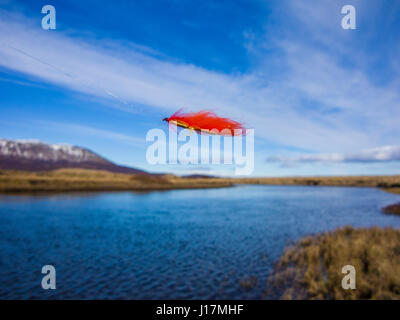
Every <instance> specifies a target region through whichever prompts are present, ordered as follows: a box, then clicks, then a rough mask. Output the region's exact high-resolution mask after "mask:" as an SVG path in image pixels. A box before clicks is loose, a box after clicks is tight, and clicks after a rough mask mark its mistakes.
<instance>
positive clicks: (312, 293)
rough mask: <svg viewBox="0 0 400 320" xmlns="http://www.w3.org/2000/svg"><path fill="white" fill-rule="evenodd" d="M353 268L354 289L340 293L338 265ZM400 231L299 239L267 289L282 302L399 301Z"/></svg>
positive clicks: (351, 232) (349, 231)
mask: <svg viewBox="0 0 400 320" xmlns="http://www.w3.org/2000/svg"><path fill="white" fill-rule="evenodd" d="M345 265H353V266H354V267H355V269H356V289H355V290H351V289H349V290H344V289H343V288H342V286H341V281H342V279H343V277H344V276H345V275H344V274H342V273H341V270H342V267H343V266H345ZM399 275H400V230H396V229H393V228H386V229H383V228H377V227H374V228H370V229H353V228H351V227H344V228H340V229H337V230H336V231H334V232H328V233H324V234H320V235H316V236H308V237H305V238H303V239H301V240H300V241H299V242H297V243H296V244H295V245H293V246H290V247H288V248H286V250H285V252H284V254H283V256H282V257H281V259H280V260H279V262H278V263H277V264H276V266H275V270H274V272H273V274H272V275H271V276H270V278H269V280H268V283H267V288H268V290H277V291H278V292H279V293H280V297H281V298H282V299H400V276H399Z"/></svg>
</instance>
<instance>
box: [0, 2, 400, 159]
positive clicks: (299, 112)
mask: <svg viewBox="0 0 400 320" xmlns="http://www.w3.org/2000/svg"><path fill="white" fill-rule="evenodd" d="M290 3H294V2H293V1H290ZM292 6H293V7H292V9H293V12H294V14H295V13H296V12H297V11H296V8H297V2H296V4H293V5H292ZM314 7H315V1H314V2H310V3H308V5H302V7H301V10H299V12H300V13H301V14H299V17H302V14H303V13H306V14H305V15H304V16H306V17H308V18H307V19H308V20H307V23H308V24H309V25H310V26H312V24H313V23H320V24H321V25H322V26H324V21H331V19H330V20H329V19H327V16H328V17H329V15H332V13H330V12H323V13H322V14H316V13H315V9H313V8H314ZM307 14H308V15H307ZM339 15H340V13H339V12H338V20H339V21H340V16H339ZM308 24H307V25H308ZM333 28H334V27H332V26H330V25H329V27H327V28H325V29H324V28H321V30H320V29H318V28H316V30H317V31H316V32H315V39H316V40H318V39H323V36H322V34H323V32H327V33H328V32H329V34H330V35H331V34H336V33H335V32H336V31H334V29H333ZM337 28H340V24H339V23H338V24H337ZM309 29H311V30H312V28H311V27H310V28H309ZM9 30H12V32H9ZM336 36H337V35H336ZM285 39H286V40H285V41H282V40H281V39H280V38H279V35H278V36H276V37H275V38H272V39H270V40H271V41H270V42H271V44H270V46H274V47H276V48H277V49H279V50H280V51H281V52H282V54H281V55H279V57H275V59H274V61H273V63H274V70H275V71H276V68H277V67H276V66H282V70H278V72H277V73H276V74H274V75H273V76H272V77H271V76H270V75H269V73H268V72H269V70H271V63H272V62H271V63H261V62H260V63H259V65H257V67H256V68H254V70H249V72H248V73H246V74H235V75H233V74H224V73H219V72H215V71H209V70H206V69H204V68H201V67H198V66H194V65H191V64H185V63H179V62H171V61H168V60H167V59H165V57H163V58H160V57H159V55H158V53H157V52H153V51H152V50H151V49H149V50H147V49H145V48H143V47H139V46H138V45H136V44H126V43H124V44H122V43H121V42H118V41H113V40H107V39H102V40H101V41H96V40H93V39H79V38H77V37H76V36H75V37H70V36H69V35H67V34H63V33H62V32H59V31H57V32H52V31H43V30H41V29H40V27H38V26H37V23H36V21H35V22H32V21H31V20H29V19H28V18H26V17H22V16H17V15H15V14H12V13H10V12H7V11H0V66H2V67H4V68H8V69H11V70H13V71H17V72H21V73H23V74H26V75H28V76H29V77H33V78H37V79H40V80H42V81H44V82H48V83H52V84H56V85H59V86H62V87H65V88H68V89H70V90H73V91H76V92H80V93H84V94H87V95H91V96H95V97H98V98H101V99H104V100H113V101H117V102H118V103H119V104H121V105H123V106H124V108H125V109H129V108H135V105H136V104H140V105H145V106H148V108H152V109H159V110H165V111H167V112H171V111H175V110H176V109H178V108H180V107H185V108H186V109H189V110H198V109H204V108H205V109H212V110H214V111H216V112H217V113H222V114H223V115H227V116H231V117H233V118H235V119H237V120H239V121H242V122H245V124H246V125H247V126H248V127H252V128H254V129H255V134H256V137H258V138H263V139H267V140H270V141H273V142H274V143H279V144H282V145H286V146H297V147H301V148H305V149H311V150H316V151H320V152H331V151H332V150H339V151H341V152H349V151H351V150H354V149H355V148H357V147H359V148H369V147H371V146H372V145H385V144H395V143H396V142H397V141H398V139H399V138H400V126H399V125H398V119H399V118H400V107H399V106H400V90H399V89H400V85H399V82H396V81H393V82H390V83H387V84H385V86H380V85H377V84H375V83H374V82H373V81H371V79H370V78H369V77H368V75H367V73H366V72H365V70H363V69H362V68H361V67H360V66H357V65H356V66H354V67H352V68H349V67H345V66H343V64H341V63H340V61H338V60H340V59H338V58H337V57H338V52H337V51H334V52H333V51H331V50H325V49H323V48H321V46H313V45H311V44H309V43H305V42H303V41H301V40H300V39H297V38H296V37H293V36H292V37H285ZM333 39H336V38H333ZM256 40H259V39H256ZM264 42H265V41H264ZM332 42H334V41H331V42H329V41H328V40H325V44H324V45H325V46H326V47H329V46H332ZM255 47H256V48H255V49H254V47H253V49H254V50H255V51H257V52H258V54H259V55H260V56H261V57H267V58H268V55H266V54H265V52H264V51H263V50H264V48H263V47H262V46H260V45H259V44H256V45H255ZM337 50H339V51H344V52H346V53H348V52H347V51H346V49H345V46H343V45H342V46H340V48H338V49H337ZM350 56H351V55H350ZM260 60H262V59H260ZM264 60H266V59H265V58H264ZM353 60H355V61H358V60H363V57H361V56H360V55H356V56H354V58H353ZM310 105H311V106H310ZM350 137H351V138H350Z"/></svg>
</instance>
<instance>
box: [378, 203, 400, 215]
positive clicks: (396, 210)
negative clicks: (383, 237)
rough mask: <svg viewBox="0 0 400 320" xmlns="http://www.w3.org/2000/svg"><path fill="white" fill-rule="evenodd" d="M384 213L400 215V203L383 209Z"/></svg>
mask: <svg viewBox="0 0 400 320" xmlns="http://www.w3.org/2000/svg"><path fill="white" fill-rule="evenodd" d="M382 211H383V213H386V214H396V215H400V203H396V204H392V205H390V206H387V207H384V208H383V209H382Z"/></svg>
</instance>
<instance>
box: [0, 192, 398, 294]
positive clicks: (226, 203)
mask: <svg viewBox="0 0 400 320" xmlns="http://www.w3.org/2000/svg"><path fill="white" fill-rule="evenodd" d="M398 199H399V197H398V196H396V195H392V194H388V193H385V192H383V191H380V190H376V189H369V188H339V187H305V186H238V187H235V188H226V189H213V190H211V189H207V190H176V191H168V192H152V193H146V194H137V193H130V192H112V193H110V192H107V193H85V194H82V193H74V194H51V195H37V196H28V195H19V196H16V195H3V196H0V241H1V246H2V249H1V251H0V298H3V299H4V298H7V299H9V298H13V299H28V298H36V299H48V298H51V299H58V298H66V299H87V298H95V299H103V298H109V299H112V298H124V299H175V298H176V299H180V298H186V299H190V298H200V299H204V298H208V299H215V298H222V299H230V298H232V299H238V298H241V299H246V298H251V299H258V298H261V296H262V292H263V290H264V283H265V280H266V278H267V276H268V273H269V272H270V271H271V268H272V266H273V262H274V261H276V259H277V258H278V257H279V256H280V255H281V254H282V251H283V249H284V247H285V244H287V243H288V242H291V241H294V240H296V239H298V238H299V237H301V236H303V235H307V234H310V233H316V232H322V231H326V230H332V229H334V228H336V227H339V226H343V225H347V224H349V225H353V226H371V225H379V226H395V227H399V226H400V218H399V217H395V216H387V215H384V214H381V213H380V211H379V210H380V208H381V207H382V206H385V205H387V204H391V203H393V202H396V201H398ZM46 264H51V265H54V266H55V267H56V270H57V289H56V290H54V291H51V290H49V291H45V290H43V289H41V279H42V276H43V275H42V274H41V268H42V266H43V265H46ZM269 298H273V297H269Z"/></svg>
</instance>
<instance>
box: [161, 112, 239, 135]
mask: <svg viewBox="0 0 400 320" xmlns="http://www.w3.org/2000/svg"><path fill="white" fill-rule="evenodd" d="M163 120H164V121H167V122H168V123H171V124H174V125H176V126H178V127H182V128H186V129H190V130H194V131H196V132H199V133H211V134H220V135H224V136H235V135H242V134H244V130H245V128H244V127H243V125H242V124H241V123H239V122H237V121H234V120H231V119H228V118H222V117H219V116H217V115H216V114H215V113H213V112H211V111H204V110H203V111H199V112H192V113H182V112H181V110H178V111H177V112H175V113H174V114H173V115H172V116H170V117H169V118H164V119H163ZM237 129H240V130H242V131H241V132H240V133H239V132H237V131H236V132H235V130H237ZM213 131H214V132H213Z"/></svg>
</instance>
